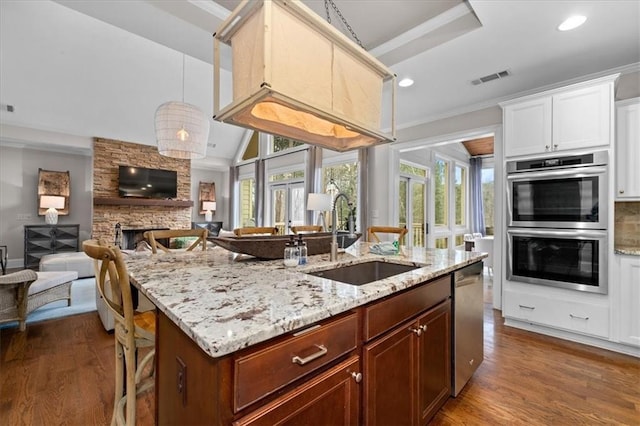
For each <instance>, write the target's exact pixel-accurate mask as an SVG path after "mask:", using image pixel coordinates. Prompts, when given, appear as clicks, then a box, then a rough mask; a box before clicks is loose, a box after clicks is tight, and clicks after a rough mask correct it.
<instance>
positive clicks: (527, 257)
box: [507, 151, 609, 294]
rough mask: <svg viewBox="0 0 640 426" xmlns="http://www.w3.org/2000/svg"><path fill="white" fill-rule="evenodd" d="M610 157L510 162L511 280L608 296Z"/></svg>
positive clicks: (600, 154)
mask: <svg viewBox="0 0 640 426" xmlns="http://www.w3.org/2000/svg"><path fill="white" fill-rule="evenodd" d="M608 175H609V172H608V153H607V152H606V151H599V152H594V153H589V154H581V155H570V156H563V157H544V158H539V159H528V160H518V161H509V162H507V200H508V201H507V203H508V229H507V237H508V250H509V251H508V253H509V259H508V267H507V279H509V280H512V281H521V282H525V283H532V284H541V285H548V286H554V287H561V288H567V289H573V290H580V291H587V292H593V293H603V294H606V293H607V241H608V237H607V236H608V233H607V222H608V217H607V199H608V182H609V179H608Z"/></svg>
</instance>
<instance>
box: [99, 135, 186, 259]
mask: <svg viewBox="0 0 640 426" xmlns="http://www.w3.org/2000/svg"><path fill="white" fill-rule="evenodd" d="M120 165H126V166H135V167H146V168H152V169H153V168H156V169H164V170H175V171H177V172H178V188H177V189H178V190H177V199H176V200H150V199H137V200H130V199H124V198H119V196H118V166H120ZM190 194H191V162H190V161H189V160H181V159H175V158H169V157H164V156H161V155H160V154H159V153H158V150H157V148H156V147H153V146H147V145H139V144H135V143H128V142H122V141H117V140H110V139H102V138H95V139H94V142H93V200H94V201H93V220H92V238H104V239H106V240H107V241H109V242H114V241H115V230H116V227H115V226H116V224H117V223H119V224H120V226H121V229H122V231H134V232H131V234H132V235H133V236H132V237H131V238H133V240H131V241H132V244H133V245H134V247H135V244H136V238H138V236H137V234H139V232H137V231H140V230H142V232H144V230H149V229H189V228H190V227H191V209H192V206H193V202H192V201H190ZM123 234H124V233H123ZM127 244H129V241H128V242H127ZM123 248H124V246H123Z"/></svg>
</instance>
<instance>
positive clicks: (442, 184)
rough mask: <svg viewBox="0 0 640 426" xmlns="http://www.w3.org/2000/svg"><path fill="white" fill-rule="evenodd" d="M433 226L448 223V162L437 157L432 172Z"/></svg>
mask: <svg viewBox="0 0 640 426" xmlns="http://www.w3.org/2000/svg"><path fill="white" fill-rule="evenodd" d="M433 179H434V185H435V197H434V203H435V220H434V224H435V226H448V225H449V163H448V162H446V161H445V160H442V159H437V160H436V163H435V173H434V177H433Z"/></svg>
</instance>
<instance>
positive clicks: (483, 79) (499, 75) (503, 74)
mask: <svg viewBox="0 0 640 426" xmlns="http://www.w3.org/2000/svg"><path fill="white" fill-rule="evenodd" d="M510 75H511V73H510V72H509V71H508V70H504V71H500V72H496V73H493V74H489V75H485V76H484V77H480V78H478V79H476V80H473V81H472V82H471V84H473V85H474V86H477V85H478V84H483V83H488V82H490V81H493V80H497V79H499V78H505V77H508V76H510Z"/></svg>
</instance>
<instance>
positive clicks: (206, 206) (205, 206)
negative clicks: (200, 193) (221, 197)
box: [202, 201, 216, 210]
mask: <svg viewBox="0 0 640 426" xmlns="http://www.w3.org/2000/svg"><path fill="white" fill-rule="evenodd" d="M215 209H216V202H215V201H203V202H202V210H215Z"/></svg>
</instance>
